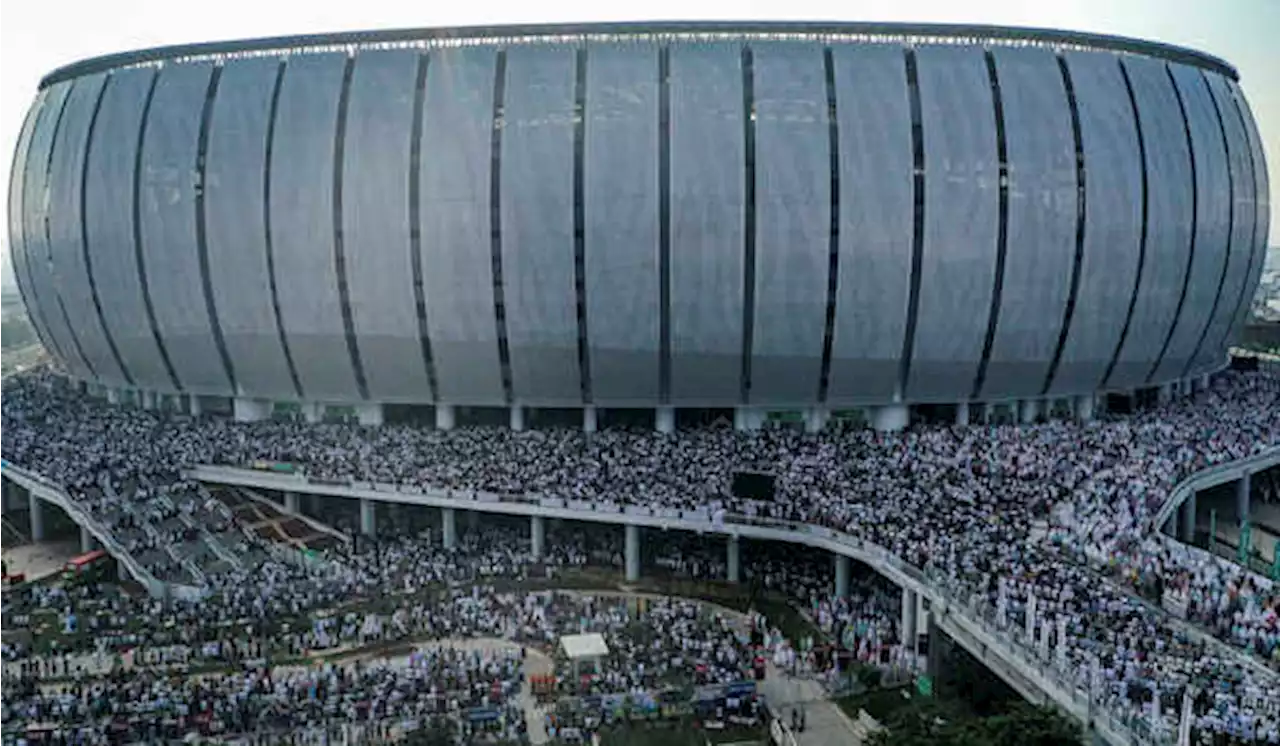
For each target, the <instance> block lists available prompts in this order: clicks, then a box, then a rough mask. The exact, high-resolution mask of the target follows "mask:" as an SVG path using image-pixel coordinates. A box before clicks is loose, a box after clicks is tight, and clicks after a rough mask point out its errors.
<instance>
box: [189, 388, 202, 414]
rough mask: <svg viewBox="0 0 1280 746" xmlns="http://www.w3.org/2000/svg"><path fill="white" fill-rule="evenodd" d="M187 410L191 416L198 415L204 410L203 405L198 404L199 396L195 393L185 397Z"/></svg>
mask: <svg viewBox="0 0 1280 746" xmlns="http://www.w3.org/2000/svg"><path fill="white" fill-rule="evenodd" d="M187 412H188V413H189V414H190V415H191V416H192V417H199V416H200V415H201V414H202V413H203V412H204V407H202V406H201V404H200V397H198V396H196V395H195V394H191V395H189V396H188V397H187Z"/></svg>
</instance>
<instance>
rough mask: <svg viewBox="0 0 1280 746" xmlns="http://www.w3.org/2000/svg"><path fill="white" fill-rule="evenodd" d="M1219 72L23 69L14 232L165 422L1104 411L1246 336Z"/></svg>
mask: <svg viewBox="0 0 1280 746" xmlns="http://www.w3.org/2000/svg"><path fill="white" fill-rule="evenodd" d="M1236 77H1237V76H1236V72H1235V70H1234V69H1233V68H1232V67H1231V66H1230V65H1228V64H1227V63H1226V62H1224V61H1222V60H1219V59H1216V58H1214V57H1211V56H1208V55H1205V54H1202V53H1199V52H1195V51H1191V50H1186V49H1181V48H1176V47H1171V46H1167V45H1163V44H1155V43H1148V42H1142V41H1137V40H1131V39H1121V38H1114V37H1103V36H1095V35H1089V34H1077V33H1072V32H1063V31H1044V30H1027V29H1006V28H991V27H954V26H920V25H901V24H803V23H744V24H734V23H657V24H598V25H573V26H527V27H491V28H460V29H427V30H420V31H408V32H369V33H352V34H339V35H330V36H314V37H296V38H285V39H266V40H253V41H243V42H226V43H214V44H204V45H194V46H186V47H175V48H162V49H155V50H146V51H140V52H129V53H123V54H119V55H113V56H108V57H103V58H97V59H91V60H87V61H84V62H80V63H76V64H73V65H71V66H69V67H66V68H63V69H60V70H57V71H54V72H53V73H51V74H50V75H49V76H48V77H47V78H46V79H45V80H44V81H43V82H42V85H41V87H40V91H39V93H38V95H37V98H36V100H35V102H34V104H33V106H32V107H31V110H30V113H29V115H28V117H27V121H26V123H25V125H24V127H23V130H22V135H21V138H20V140H19V143H18V150H17V154H16V167H15V169H14V171H13V180H12V183H11V185H10V194H9V199H10V203H9V205H10V211H9V214H10V216H11V221H10V223H11V224H10V226H9V229H10V232H11V234H10V235H11V242H12V246H13V255H14V260H15V267H16V274H17V279H18V283H19V285H20V287H21V289H22V293H23V297H24V298H25V300H26V302H27V306H28V308H29V309H31V318H32V321H33V323H34V325H35V328H36V330H37V331H38V333H39V335H40V337H41V339H42V341H43V342H44V344H45V346H46V347H47V348H48V349H49V351H50V353H51V354H52V356H53V357H54V358H55V359H56V360H57V361H58V362H59V363H60V364H61V365H62V366H63V367H64V368H65V369H66V370H67V372H68V373H69V374H70V375H71V376H73V377H74V378H77V379H79V380H82V381H84V382H85V383H86V384H87V385H91V386H92V387H94V389H95V390H101V391H104V392H109V394H110V395H112V396H129V397H137V398H138V399H139V400H140V401H142V402H144V403H147V404H151V403H168V404H169V405H171V406H173V405H181V406H193V407H225V408H227V409H228V410H231V411H234V412H235V413H236V414H237V416H240V417H243V418H254V417H263V416H269V415H270V414H271V413H273V412H275V411H285V412H297V411H301V412H305V413H306V414H307V416H320V415H321V413H322V412H323V411H325V410H326V409H328V410H332V411H335V412H339V413H344V414H346V415H350V416H354V417H358V418H359V419H361V420H362V421H365V422H370V423H373V422H381V421H382V419H383V416H384V414H385V412H386V411H387V408H388V407H397V408H405V407H409V408H412V407H430V408H432V409H433V410H434V416H435V418H436V420H437V421H438V422H439V423H440V424H441V425H442V426H446V427H447V426H451V425H452V424H453V423H454V422H455V421H457V419H458V418H457V413H458V412H459V411H460V410H459V408H476V407H480V408H504V409H508V410H509V411H510V413H511V423H512V425H513V426H523V423H524V416H525V412H527V411H533V412H536V411H538V410H550V409H556V410H566V409H572V410H576V409H581V410H583V412H584V415H583V416H584V422H587V421H589V422H591V423H594V422H595V417H596V410H597V409H603V410H610V409H623V408H626V409H635V408H643V409H647V410H651V411H654V412H655V413H656V414H655V419H656V421H657V424H658V426H659V427H660V428H666V427H670V426H671V424H672V422H673V414H672V412H673V411H674V410H677V409H703V410H705V409H733V410H734V417H735V418H736V420H737V421H738V424H739V425H745V426H750V425H751V424H753V423H758V422H760V421H762V420H763V419H765V418H768V417H771V416H779V417H781V418H783V419H787V418H790V417H798V418H801V419H803V420H804V421H805V422H807V423H809V424H810V425H811V426H813V427H820V426H821V425H822V423H823V422H824V421H825V419H826V418H827V417H829V416H832V415H833V414H835V415H840V413H847V412H850V411H865V412H867V413H868V414H869V415H870V417H871V419H872V421H873V422H874V423H875V424H876V425H877V426H879V427H885V428H894V427H900V426H901V425H903V424H905V423H906V422H907V421H908V418H909V416H910V410H909V407H911V406H913V405H922V406H923V407H938V406H943V407H949V408H953V409H954V411H955V412H956V416H958V417H961V418H964V417H967V416H969V415H968V413H969V411H970V408H971V407H973V406H977V405H982V406H983V411H990V408H991V407H997V408H1002V407H1003V408H1008V409H1009V411H1011V412H1016V413H1019V416H1022V417H1024V418H1035V417H1037V416H1040V415H1042V414H1044V413H1046V412H1048V411H1050V410H1062V409H1065V410H1067V411H1073V412H1075V413H1077V414H1081V415H1083V416H1088V413H1089V412H1091V411H1092V406H1093V404H1092V402H1093V401H1094V397H1095V396H1096V395H1097V394H1099V393H1100V392H1125V393H1130V392H1134V391H1138V390H1143V389H1151V388H1157V389H1158V388H1161V387H1164V388H1166V389H1167V388H1168V387H1176V386H1182V385H1185V384H1186V383H1187V382H1188V381H1191V380H1195V379H1197V378H1198V377H1199V376H1201V375H1203V374H1206V373H1208V372H1211V371H1214V370H1217V369H1219V368H1221V367H1222V366H1223V365H1224V364H1225V362H1226V359H1227V349H1228V346H1229V345H1230V344H1231V343H1232V342H1233V340H1234V339H1235V338H1236V336H1237V335H1238V333H1239V330H1240V328H1241V326H1242V322H1243V320H1244V317H1245V315H1246V313H1247V311H1248V309H1249V301H1250V299H1251V298H1252V293H1253V289H1254V288H1255V287H1257V285H1258V283H1259V275H1260V272H1261V269H1262V264H1263V256H1264V245H1263V241H1264V239H1265V236H1266V235H1267V221H1268V214H1269V209H1268V182H1267V170H1266V164H1265V163H1264V162H1263V156H1262V149H1261V145H1260V143H1259V140H1258V136H1257V130H1256V128H1255V126H1254V122H1253V118H1252V115H1251V114H1250V111H1249V108H1248V105H1247V103H1246V102H1245V100H1244V98H1243V96H1242V94H1241V91H1240V88H1239V86H1238V85H1237V80H1236Z"/></svg>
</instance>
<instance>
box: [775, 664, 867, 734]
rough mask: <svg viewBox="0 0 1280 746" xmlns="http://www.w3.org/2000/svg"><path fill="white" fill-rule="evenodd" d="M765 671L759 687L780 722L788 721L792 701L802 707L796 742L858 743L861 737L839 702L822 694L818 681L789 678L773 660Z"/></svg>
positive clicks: (824, 693) (792, 704) (792, 705)
mask: <svg viewBox="0 0 1280 746" xmlns="http://www.w3.org/2000/svg"><path fill="white" fill-rule="evenodd" d="M767 674H768V675H767V676H765V680H764V683H763V685H762V686H761V687H760V688H761V690H762V691H763V692H764V695H765V696H766V697H767V698H768V699H769V704H770V705H771V706H772V707H773V708H774V710H775V711H776V712H778V713H779V714H780V715H781V716H782V718H783V722H785V723H788V724H789V723H790V722H791V710H792V709H793V707H794V706H795V705H802V706H803V707H804V711H805V729H804V732H803V733H796V734H794V735H795V737H796V744H797V745H798V746H840V745H844V746H861V743H862V740H861V739H860V738H859V737H858V735H857V733H855V732H854V730H853V722H852V721H850V720H849V716H848V715H845V713H844V710H841V709H840V707H839V705H837V704H836V703H835V702H832V701H830V700H829V699H827V698H826V697H827V693H826V691H825V690H824V689H823V688H822V685H821V684H819V683H818V682H816V681H812V680H810V679H795V678H792V677H790V676H788V675H786V674H785V673H783V672H782V671H781V670H779V669H778V668H776V667H775V666H774V665H773V664H769V666H768V670H767Z"/></svg>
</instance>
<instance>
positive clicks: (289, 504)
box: [284, 492, 299, 513]
mask: <svg viewBox="0 0 1280 746" xmlns="http://www.w3.org/2000/svg"><path fill="white" fill-rule="evenodd" d="M284 509H285V510H287V511H289V512H290V513H297V512H299V510H298V493H296V492H285V493H284Z"/></svg>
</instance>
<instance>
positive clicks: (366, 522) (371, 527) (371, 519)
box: [360, 498, 378, 536]
mask: <svg viewBox="0 0 1280 746" xmlns="http://www.w3.org/2000/svg"><path fill="white" fill-rule="evenodd" d="M360 533H362V534H364V535H365V536H374V535H376V534H377V533H378V513H377V503H375V502H374V501H372V500H369V499H368V498H361V500H360Z"/></svg>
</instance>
